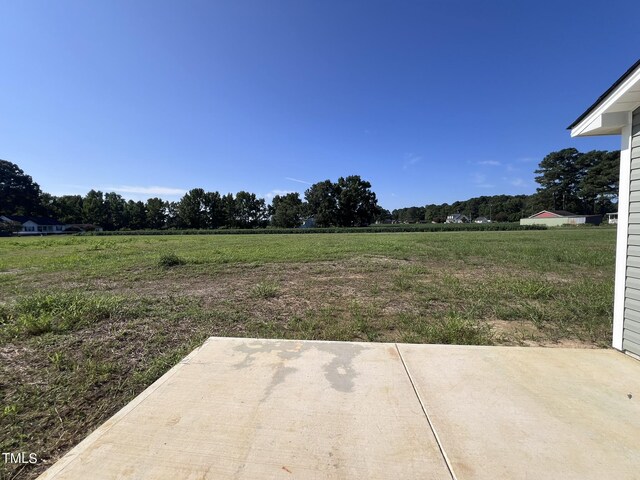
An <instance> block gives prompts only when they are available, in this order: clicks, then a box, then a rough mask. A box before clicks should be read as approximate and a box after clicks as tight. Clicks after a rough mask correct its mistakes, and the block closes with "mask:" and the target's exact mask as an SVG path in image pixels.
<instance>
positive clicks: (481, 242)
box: [0, 228, 615, 478]
mask: <svg viewBox="0 0 640 480" xmlns="http://www.w3.org/2000/svg"><path fill="white" fill-rule="evenodd" d="M614 255H615V230H613V229H606V228H592V229H579V228H574V229H571V228H567V229H549V230H546V231H504V232H501V231H498V232H492V231H486V232H477V231H466V232H428V233H422V232H408V233H383V234H371V233H369V234H358V233H349V234H333V235H327V234H322V235H316V234H306V235H278V234H271V235H190V236H175V235H167V236H155V237H154V236H113V237H100V236H87V237H57V238H56V237H38V238H0V356H1V357H2V362H0V451H3V452H18V451H33V452H35V453H37V454H38V456H39V457H40V458H42V459H43V460H44V461H45V462H52V461H54V460H55V459H56V458H58V457H59V456H60V455H61V454H63V453H65V452H66V451H67V450H68V449H69V448H70V447H71V446H73V445H74V444H76V443H77V442H78V441H79V440H81V439H82V438H83V437H84V436H86V435H87V434H88V433H89V432H90V431H91V430H92V429H94V428H96V427H97V426H98V425H99V424H100V423H102V422H103V421H105V420H106V419H107V418H108V417H109V416H111V415H112V414H114V413H115V412H116V411H117V410H118V409H119V408H121V407H122V406H123V405H125V404H126V403H127V402H128V401H130V400H131V399H132V398H133V397H135V395H137V394H138V393H140V392H141V391H142V390H143V389H144V388H146V387H147V386H148V385H149V384H150V383H152V382H153V381H154V380H155V379H157V378H158V377H159V376H160V375H162V374H163V373H164V372H165V371H166V370H167V369H169V368H170V367H171V366H172V365H174V364H175V363H176V362H177V361H179V359H181V358H183V357H184V356H185V355H186V354H187V353H188V352H189V351H191V350H192V349H193V348H195V347H196V346H198V345H200V344H201V343H202V342H203V341H204V340H205V339H206V338H207V337H209V336H233V337H266V338H290V339H318V340H345V341H381V342H400V341H401V342H412V343H452V344H468V345H555V344H561V345H568V346H589V347H594V346H595V347H602V346H606V345H608V344H609V342H610V336H611V316H612V298H613V272H614ZM48 464H49V463H42V464H38V465H36V466H31V465H29V466H27V467H25V469H24V470H22V471H21V473H20V475H23V476H24V477H25V478H35V476H37V474H38V473H39V472H41V471H42V470H43V469H44V468H45V467H46V466H47V465H48ZM19 468H22V467H19ZM16 473H17V468H16V467H15V466H11V465H0V476H4V477H10V476H12V475H14V474H16ZM4 477H2V478H4Z"/></svg>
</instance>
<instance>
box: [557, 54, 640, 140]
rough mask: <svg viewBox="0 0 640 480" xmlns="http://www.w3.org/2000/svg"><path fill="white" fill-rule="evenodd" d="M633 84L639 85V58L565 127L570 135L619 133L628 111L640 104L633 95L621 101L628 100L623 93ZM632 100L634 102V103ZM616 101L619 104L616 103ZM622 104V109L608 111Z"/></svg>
mask: <svg viewBox="0 0 640 480" xmlns="http://www.w3.org/2000/svg"><path fill="white" fill-rule="evenodd" d="M635 85H640V60H638V61H637V62H636V63H635V64H633V66H632V67H631V68H629V69H628V70H627V71H626V72H625V73H624V74H623V75H622V76H621V77H620V78H619V79H618V80H616V82H614V84H613V85H611V87H609V88H608V89H607V91H606V92H604V93H603V94H602V95H601V96H600V97H599V98H598V100H596V102H595V103H594V104H593V105H591V106H590V107H589V108H588V109H587V110H586V111H585V112H584V113H583V114H582V115H580V116H579V117H578V118H577V119H576V120H575V121H574V122H573V123H572V124H571V125H569V127H567V128H568V129H569V130H571V136H572V137H578V136H592V135H616V134H619V133H620V132H621V130H622V128H623V126H624V125H626V124H627V123H628V119H629V117H628V115H629V113H628V112H630V111H632V110H634V109H635V108H637V106H638V104H640V102H637V101H636V99H635V97H633V96H632V99H631V102H628V101H627V102H622V101H623V100H629V98H624V97H625V94H627V93H628V92H629V91H630V89H631V88H632V87H634V86H635ZM628 96H629V95H627V97H628ZM633 102H636V104H634V103H633ZM616 103H618V104H619V105H616ZM622 104H624V107H625V108H623V109H622V110H621V109H620V108H616V109H614V111H609V110H611V109H612V107H616V106H618V107H619V106H620V105H622ZM634 105H635V106H634Z"/></svg>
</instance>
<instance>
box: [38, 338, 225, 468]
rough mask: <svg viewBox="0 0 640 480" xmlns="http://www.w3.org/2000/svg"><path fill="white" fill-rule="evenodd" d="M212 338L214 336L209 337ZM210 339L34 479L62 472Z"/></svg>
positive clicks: (206, 341)
mask: <svg viewBox="0 0 640 480" xmlns="http://www.w3.org/2000/svg"><path fill="white" fill-rule="evenodd" d="M211 338H214V337H211ZM209 340H210V338H209V339H207V340H205V342H204V343H203V344H202V345H200V346H199V347H197V348H196V349H195V350H193V351H192V352H191V353H189V354H188V355H187V356H186V357H184V358H183V359H182V360H180V361H179V362H178V363H177V364H176V365H174V366H173V367H171V368H170V369H169V370H168V371H167V372H166V373H165V374H164V375H162V376H161V377H160V378H158V379H157V380H156V381H155V382H153V383H152V384H151V385H149V386H148V387H147V388H146V389H145V390H143V391H142V392H141V393H140V394H139V395H138V396H136V397H135V398H134V399H133V400H131V401H130V402H128V403H127V404H126V405H125V406H124V407H122V408H121V409H120V410H118V411H117V412H116V413H115V414H114V415H113V416H112V417H111V418H109V419H108V420H106V421H105V422H103V423H102V424H101V425H100V426H99V427H98V428H97V429H95V430H94V431H93V432H91V433H90V434H89V435H88V436H87V437H86V438H85V439H84V440H82V441H81V442H80V443H78V444H77V445H76V446H75V447H73V448H72V449H71V450H69V451H68V452H67V453H65V454H64V455H63V456H62V457H61V458H60V459H58V460H57V461H56V462H55V463H54V464H53V465H51V466H50V467H49V468H47V470H45V471H44V472H42V474H41V475H40V476H38V477H37V479H36V480H48V479H52V478H55V476H56V475H57V474H58V473H60V472H62V471H63V470H64V469H65V468H66V467H67V466H68V465H69V463H71V462H72V461H73V460H74V459H75V458H76V457H77V456H78V454H80V453H81V452H83V451H84V450H86V448H87V447H88V446H89V445H91V444H92V443H94V442H95V441H97V440H98V439H99V438H100V437H101V436H102V435H104V434H105V433H106V432H108V431H109V430H110V429H111V427H113V426H114V425H116V424H117V423H118V422H119V421H120V420H122V419H123V418H124V417H126V416H127V415H128V414H129V413H131V412H132V411H133V410H134V409H135V408H136V407H137V406H138V405H140V404H141V403H142V402H144V401H145V400H146V398H147V397H148V396H149V395H151V394H152V393H153V392H155V391H156V390H157V389H158V388H160V386H161V385H162V384H163V383H165V382H166V381H167V380H169V378H171V377H173V376H174V375H175V374H176V373H177V372H178V370H180V369H181V368H182V367H183V366H184V365H188V364H189V361H190V360H191V359H192V358H193V357H194V356H195V355H196V354H197V353H198V352H199V351H200V349H201V348H202V347H203V346H204V345H205V344H206V343H208V342H209Z"/></svg>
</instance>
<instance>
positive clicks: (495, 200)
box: [0, 148, 620, 230]
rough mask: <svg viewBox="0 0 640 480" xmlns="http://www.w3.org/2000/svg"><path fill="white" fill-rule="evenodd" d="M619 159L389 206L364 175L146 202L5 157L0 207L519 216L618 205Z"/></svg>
mask: <svg viewBox="0 0 640 480" xmlns="http://www.w3.org/2000/svg"><path fill="white" fill-rule="evenodd" d="M619 162H620V152H619V151H611V152H609V151H600V150H594V151H591V152H587V153H581V152H579V151H578V150H576V149H575V148H568V149H564V150H560V151H558V152H552V153H550V154H549V155H547V156H546V157H544V159H543V160H542V161H541V162H540V164H539V166H538V169H537V170H536V171H535V173H536V174H537V176H536V178H535V179H536V182H537V183H538V184H539V185H540V186H539V188H538V189H537V192H536V193H535V194H533V195H494V196H481V197H475V198H471V199H468V200H464V201H457V202H454V203H452V204H447V203H443V204H439V205H437V204H431V205H425V206H417V207H408V208H401V209H396V210H393V211H392V212H390V211H388V210H385V209H383V208H381V207H380V206H379V205H378V200H377V197H376V194H375V193H374V192H373V191H372V190H371V184H370V183H369V182H368V181H366V180H363V179H362V178H361V177H360V176H358V175H351V176H347V177H340V178H339V179H338V180H337V181H336V182H332V181H331V180H324V181H321V182H317V183H315V184H313V185H311V186H310V187H309V188H308V189H307V190H306V191H305V192H304V198H301V197H300V194H298V193H288V194H285V195H276V196H275V197H274V198H273V199H272V202H271V204H267V202H266V201H265V199H264V198H258V197H257V196H256V195H255V194H254V193H251V192H246V191H240V192H237V193H236V194H235V195H234V194H232V193H227V194H221V193H220V192H217V191H215V192H207V191H205V190H204V189H202V188H194V189H191V190H189V191H188V192H187V193H186V194H185V195H184V196H183V197H182V198H181V199H180V200H179V201H176V202H170V201H165V200H163V199H161V198H150V199H148V200H147V201H145V202H143V201H134V200H125V199H124V198H123V197H122V196H121V195H119V194H118V193H115V192H106V193H104V192H101V191H97V190H91V191H89V192H88V193H87V194H86V195H84V196H82V195H61V196H54V195H50V194H48V193H44V192H42V191H41V189H40V187H39V185H38V184H37V183H36V182H34V181H33V179H32V178H31V177H30V176H29V175H27V174H25V173H24V172H23V171H22V170H21V169H20V168H19V167H18V166H17V165H16V164H14V163H11V162H8V161H6V160H0V215H27V216H49V217H53V218H56V219H57V220H59V221H60V222H62V223H65V224H94V225H98V226H101V227H102V228H104V229H105V230H123V229H129V230H142V229H162V228H176V229H184V228H189V229H216V228H264V227H267V226H273V227H279V228H293V227H299V226H300V225H301V224H302V222H303V221H304V220H305V219H307V218H313V220H314V222H315V226H317V227H359V226H365V225H369V224H371V223H374V222H389V221H396V222H400V223H417V222H427V223H431V222H436V223H441V222H444V221H445V220H446V217H447V216H448V215H451V214H453V213H462V214H465V215H467V216H468V217H469V218H472V219H473V218H477V217H479V216H484V217H487V218H490V219H491V220H493V221H498V222H504V221H518V220H519V219H520V218H523V217H526V216H529V215H531V214H533V213H536V212H538V211H540V210H568V211H571V212H573V213H577V214H593V213H606V212H610V211H615V210H616V209H617V204H616V200H617V193H618V175H619V174H618V169H619Z"/></svg>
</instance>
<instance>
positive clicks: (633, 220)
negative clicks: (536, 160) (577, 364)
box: [622, 108, 640, 355]
mask: <svg viewBox="0 0 640 480" xmlns="http://www.w3.org/2000/svg"><path fill="white" fill-rule="evenodd" d="M632 118H633V120H632V124H631V176H630V184H629V236H628V242H627V245H628V247H627V272H626V284H625V298H624V322H623V326H622V349H623V350H626V351H628V352H631V353H633V354H635V355H640V108H639V109H637V110H635V111H634V112H633V116H632Z"/></svg>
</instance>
